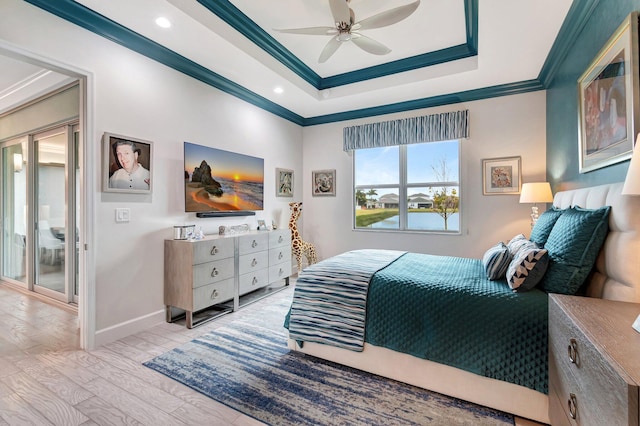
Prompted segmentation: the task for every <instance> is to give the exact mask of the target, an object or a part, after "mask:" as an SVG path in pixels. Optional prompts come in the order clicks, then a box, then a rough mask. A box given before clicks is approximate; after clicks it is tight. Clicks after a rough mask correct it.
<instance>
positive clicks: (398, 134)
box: [343, 110, 469, 151]
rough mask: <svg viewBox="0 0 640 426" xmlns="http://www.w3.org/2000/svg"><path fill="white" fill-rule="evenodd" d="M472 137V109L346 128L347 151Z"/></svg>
mask: <svg viewBox="0 0 640 426" xmlns="http://www.w3.org/2000/svg"><path fill="white" fill-rule="evenodd" d="M468 137H469V110H464V111H455V112H443V113H442V114H432V115H424V116H422V117H412V118H402V119H400V120H391V121H382V122H379V123H371V124H363V125H360V126H351V127H345V128H344V130H343V148H344V150H345V151H351V150H353V149H362V148H376V147H381V146H394V145H406V144H411V143H421V142H438V141H449V140H454V139H462V138H468Z"/></svg>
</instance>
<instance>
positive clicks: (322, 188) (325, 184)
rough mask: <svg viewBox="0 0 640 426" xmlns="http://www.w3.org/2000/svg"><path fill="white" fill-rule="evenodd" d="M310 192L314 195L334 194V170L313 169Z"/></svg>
mask: <svg viewBox="0 0 640 426" xmlns="http://www.w3.org/2000/svg"><path fill="white" fill-rule="evenodd" d="M311 183H312V184H313V188H312V193H313V196H314V197H321V196H334V197H335V195H336V171H335V169H333V170H314V171H312V172H311Z"/></svg>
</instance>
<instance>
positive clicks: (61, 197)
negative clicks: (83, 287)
mask: <svg viewBox="0 0 640 426" xmlns="http://www.w3.org/2000/svg"><path fill="white" fill-rule="evenodd" d="M77 144H78V130H77V126H71V125H68V126H62V127H58V128H55V129H51V130H48V131H46V132H41V133H37V134H33V135H29V136H28V137H25V138H22V139H20V140H17V141H12V142H7V143H5V144H3V147H2V159H3V161H2V165H3V167H2V175H3V186H2V212H3V217H4V222H5V223H4V226H3V229H4V234H3V239H2V253H3V256H2V257H3V263H2V279H4V280H8V281H12V282H14V283H17V284H19V285H22V286H24V287H26V288H27V289H29V290H33V291H36V292H39V293H42V294H45V295H47V296H49V297H52V298H55V299H57V300H60V301H63V302H66V303H73V302H77V295H78V294H77V288H78V287H77V281H78V275H77V264H78V250H77V241H78V235H77V229H78V226H77V222H76V221H77V216H78V215H77V207H76V199H77V190H78V189H77V186H78V185H77V180H78V173H79V169H78V165H77ZM19 156H21V159H20V163H21V166H18V164H19V162H18V160H17V159H18V157H19Z"/></svg>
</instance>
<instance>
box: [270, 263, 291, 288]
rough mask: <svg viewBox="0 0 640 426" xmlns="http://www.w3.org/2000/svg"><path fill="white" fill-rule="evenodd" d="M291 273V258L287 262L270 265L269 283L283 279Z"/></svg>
mask: <svg viewBox="0 0 640 426" xmlns="http://www.w3.org/2000/svg"><path fill="white" fill-rule="evenodd" d="M290 275H291V258H289V260H288V261H287V262H284V263H280V264H278V265H273V266H269V283H273V282H276V281H278V280H282V279H285V278H287V277H288V276H290Z"/></svg>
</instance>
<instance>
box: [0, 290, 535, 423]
mask: <svg viewBox="0 0 640 426" xmlns="http://www.w3.org/2000/svg"><path fill="white" fill-rule="evenodd" d="M292 287H293V286H292ZM291 292H292V289H286V290H283V291H281V292H279V293H277V294H274V295H272V296H270V297H268V298H266V299H263V300H261V301H258V302H256V303H255V304H253V305H250V306H248V307H245V308H243V309H242V310H240V311H239V312H237V313H232V314H228V315H225V316H223V317H221V318H219V319H217V320H215V321H212V322H209V323H206V324H203V325H201V326H199V327H196V328H194V329H192V330H188V329H187V328H186V327H184V326H182V325H179V324H167V323H163V324H160V325H158V326H156V327H153V328H151V329H149V330H146V331H144V332H141V333H138V334H135V335H132V336H129V337H127V338H124V339H121V340H119V341H117V342H114V343H111V344H108V345H105V346H102V347H100V348H98V349H96V350H92V351H89V352H85V351H82V350H80V349H78V348H79V344H78V341H79V337H78V329H77V317H76V315H75V314H74V313H71V312H67V311H65V310H62V309H60V308H58V307H56V306H53V305H51V304H48V303H46V302H44V301H41V300H38V299H36V298H33V297H29V296H26V295H24V294H22V293H19V292H17V291H15V290H12V289H10V288H7V287H4V286H2V285H0V426H5V425H52V424H53V425H64V426H71V425H154V426H155V425H234V426H249V425H260V424H262V423H260V422H258V421H256V420H255V419H252V418H250V417H248V416H245V415H243V414H242V413H239V412H237V411H235V410H233V409H231V408H229V407H227V406H225V405H222V404H220V403H218V402H216V401H214V400H212V399H210V398H207V397H206V396H203V395H201V394H200V393H198V392H196V391H194V390H191V389H190V388H188V387H186V386H184V385H181V384H180V383H178V382H175V381H173V380H171V379H169V378H167V377H165V376H163V375H161V374H159V373H157V372H155V371H153V370H151V369H148V368H146V367H144V366H143V365H142V362H144V361H147V360H149V359H151V358H153V357H155V356H157V355H160V354H162V353H164V352H166V351H168V350H170V349H173V348H174V347H176V346H179V345H181V344H183V343H186V342H188V341H190V340H192V339H193V338H196V337H198V336H200V335H202V334H204V333H206V332H207V331H210V330H213V329H215V328H217V327H220V326H222V325H224V324H226V323H228V322H229V321H232V320H234V319H235V318H237V316H238V315H247V314H248V313H249V311H248V310H250V309H252V307H259V306H260V305H261V304H264V303H270V302H274V301H275V298H280V297H287V298H289V297H291ZM516 425H518V426H536V425H538V424H537V423H533V422H528V421H526V420H521V419H516Z"/></svg>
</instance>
